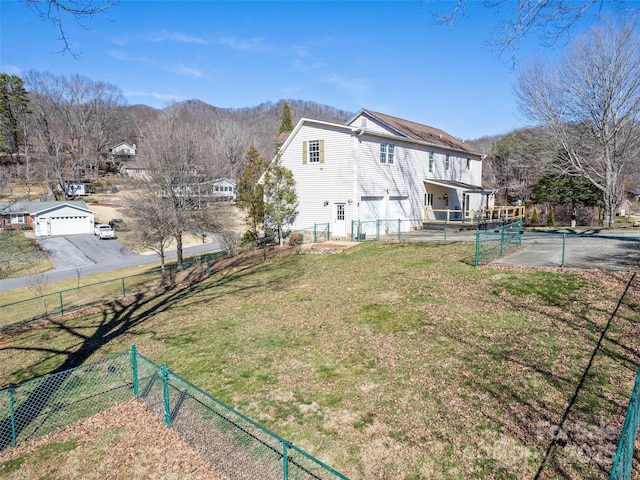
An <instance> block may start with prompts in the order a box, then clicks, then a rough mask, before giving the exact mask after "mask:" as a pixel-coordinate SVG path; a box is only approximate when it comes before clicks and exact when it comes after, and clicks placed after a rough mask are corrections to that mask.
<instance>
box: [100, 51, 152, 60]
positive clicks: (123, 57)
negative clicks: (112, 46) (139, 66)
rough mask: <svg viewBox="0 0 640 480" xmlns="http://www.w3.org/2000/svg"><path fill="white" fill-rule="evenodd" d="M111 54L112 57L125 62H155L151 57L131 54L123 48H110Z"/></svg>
mask: <svg viewBox="0 0 640 480" xmlns="http://www.w3.org/2000/svg"><path fill="white" fill-rule="evenodd" d="M109 56H110V57H111V58H115V59H116V60H123V61H125V62H144V63H154V61H153V60H152V59H150V58H149V57H142V56H134V55H129V54H128V53H125V52H123V51H121V50H110V51H109Z"/></svg>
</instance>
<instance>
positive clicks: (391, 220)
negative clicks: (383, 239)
mask: <svg viewBox="0 0 640 480" xmlns="http://www.w3.org/2000/svg"><path fill="white" fill-rule="evenodd" d="M410 212H411V206H410V205H409V197H389V203H388V204H387V215H386V220H387V222H386V223H387V225H386V231H387V232H389V233H397V232H398V227H399V228H400V231H402V232H408V231H409V230H411V222H408V221H407V220H409V219H410V215H409V213H410ZM398 219H400V220H403V221H402V222H400V225H398V221H397V220H398Z"/></svg>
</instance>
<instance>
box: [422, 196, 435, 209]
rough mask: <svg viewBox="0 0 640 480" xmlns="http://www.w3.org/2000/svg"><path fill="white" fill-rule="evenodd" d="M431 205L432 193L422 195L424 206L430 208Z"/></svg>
mask: <svg viewBox="0 0 640 480" xmlns="http://www.w3.org/2000/svg"><path fill="white" fill-rule="evenodd" d="M432 205H433V193H425V194H424V206H425V207H430V206H432Z"/></svg>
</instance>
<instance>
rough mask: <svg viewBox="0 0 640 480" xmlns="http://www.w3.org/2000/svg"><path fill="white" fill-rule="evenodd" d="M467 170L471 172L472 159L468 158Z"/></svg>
mask: <svg viewBox="0 0 640 480" xmlns="http://www.w3.org/2000/svg"><path fill="white" fill-rule="evenodd" d="M467 170H471V159H470V158H467Z"/></svg>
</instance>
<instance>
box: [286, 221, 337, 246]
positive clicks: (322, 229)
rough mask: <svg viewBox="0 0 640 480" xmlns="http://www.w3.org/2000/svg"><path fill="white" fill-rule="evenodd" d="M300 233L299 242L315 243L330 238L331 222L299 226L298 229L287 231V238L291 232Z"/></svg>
mask: <svg viewBox="0 0 640 480" xmlns="http://www.w3.org/2000/svg"><path fill="white" fill-rule="evenodd" d="M296 233H297V234H301V235H302V242H301V243H317V242H324V241H327V240H329V239H330V238H331V224H330V223H314V224H313V227H307V228H300V229H298V230H292V231H291V232H289V233H288V236H289V238H291V235H292V234H296Z"/></svg>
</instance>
